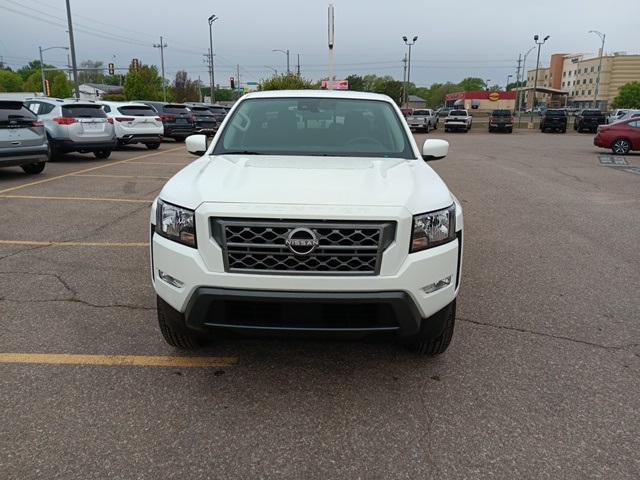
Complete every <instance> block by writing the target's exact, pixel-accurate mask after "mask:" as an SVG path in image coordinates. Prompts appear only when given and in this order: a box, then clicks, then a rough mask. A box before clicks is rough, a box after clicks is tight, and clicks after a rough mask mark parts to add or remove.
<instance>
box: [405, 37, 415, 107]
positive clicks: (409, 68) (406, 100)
mask: <svg viewBox="0 0 640 480" xmlns="http://www.w3.org/2000/svg"><path fill="white" fill-rule="evenodd" d="M402 40H404V44H405V45H407V46H408V47H409V59H408V60H407V61H408V65H407V81H406V82H405V84H404V106H405V107H406V106H407V104H408V103H409V102H408V100H409V82H410V81H411V47H413V46H414V45H415V44H416V40H418V36H417V35H416V36H414V37H413V39H412V40H411V41H410V42H409V41H408V40H407V37H402Z"/></svg>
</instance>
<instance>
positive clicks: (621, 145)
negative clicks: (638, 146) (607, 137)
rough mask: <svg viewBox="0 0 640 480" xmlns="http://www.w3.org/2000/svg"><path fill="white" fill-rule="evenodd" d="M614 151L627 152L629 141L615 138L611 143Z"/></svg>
mask: <svg viewBox="0 0 640 480" xmlns="http://www.w3.org/2000/svg"><path fill="white" fill-rule="evenodd" d="M613 151H614V152H615V153H627V152H628V151H629V143H628V142H627V141H626V140H616V141H615V142H614V144H613Z"/></svg>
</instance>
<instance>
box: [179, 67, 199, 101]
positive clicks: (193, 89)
mask: <svg viewBox="0 0 640 480" xmlns="http://www.w3.org/2000/svg"><path fill="white" fill-rule="evenodd" d="M173 96H174V98H175V100H176V102H197V101H198V100H200V86H199V85H198V82H194V81H193V80H190V79H189V75H188V74H187V72H185V71H184V70H179V71H178V72H177V73H176V79H175V81H174V82H173Z"/></svg>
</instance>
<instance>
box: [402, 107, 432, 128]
mask: <svg viewBox="0 0 640 480" xmlns="http://www.w3.org/2000/svg"><path fill="white" fill-rule="evenodd" d="M407 123H408V124H409V128H411V129H412V130H416V131H418V130H424V131H425V132H426V133H429V132H430V131H431V130H435V129H436V128H438V117H437V116H436V114H435V113H434V111H433V110H431V109H428V108H425V109H420V110H414V111H413V113H412V114H411V115H409V116H408V117H407Z"/></svg>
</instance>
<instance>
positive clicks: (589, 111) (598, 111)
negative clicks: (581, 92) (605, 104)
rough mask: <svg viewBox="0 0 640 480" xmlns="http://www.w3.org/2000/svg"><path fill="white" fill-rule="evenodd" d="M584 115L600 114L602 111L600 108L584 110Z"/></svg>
mask: <svg viewBox="0 0 640 480" xmlns="http://www.w3.org/2000/svg"><path fill="white" fill-rule="evenodd" d="M582 115H584V116H585V117H593V116H600V115H602V112H601V111H600V110H583V112H582Z"/></svg>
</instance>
